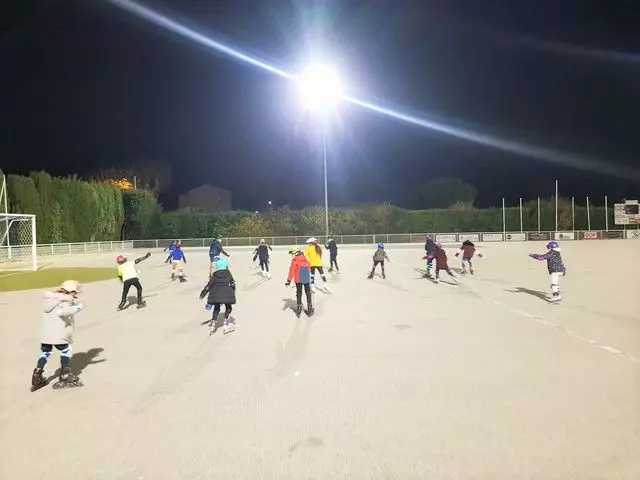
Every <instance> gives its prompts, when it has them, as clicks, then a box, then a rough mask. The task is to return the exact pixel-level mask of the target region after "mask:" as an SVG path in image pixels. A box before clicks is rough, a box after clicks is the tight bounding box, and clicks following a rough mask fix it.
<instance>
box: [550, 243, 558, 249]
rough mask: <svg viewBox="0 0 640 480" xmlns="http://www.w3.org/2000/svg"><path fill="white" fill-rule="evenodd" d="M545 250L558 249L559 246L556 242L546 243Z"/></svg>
mask: <svg viewBox="0 0 640 480" xmlns="http://www.w3.org/2000/svg"><path fill="white" fill-rule="evenodd" d="M547 248H549V249H551V248H560V245H559V244H558V242H549V243H547Z"/></svg>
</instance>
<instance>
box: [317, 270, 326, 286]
mask: <svg viewBox="0 0 640 480" xmlns="http://www.w3.org/2000/svg"><path fill="white" fill-rule="evenodd" d="M317 268H318V272H320V278H322V281H323V282H324V283H325V284H326V283H327V277H326V275H325V274H324V267H317Z"/></svg>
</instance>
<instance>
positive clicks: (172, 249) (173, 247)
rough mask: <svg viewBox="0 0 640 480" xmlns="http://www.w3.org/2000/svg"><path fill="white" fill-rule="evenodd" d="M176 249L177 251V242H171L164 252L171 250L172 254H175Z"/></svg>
mask: <svg viewBox="0 0 640 480" xmlns="http://www.w3.org/2000/svg"><path fill="white" fill-rule="evenodd" d="M175 249H176V242H171V243H170V244H169V245H167V246H166V248H165V249H164V250H163V252H166V251H167V250H169V251H170V252H173V251H174V250H175Z"/></svg>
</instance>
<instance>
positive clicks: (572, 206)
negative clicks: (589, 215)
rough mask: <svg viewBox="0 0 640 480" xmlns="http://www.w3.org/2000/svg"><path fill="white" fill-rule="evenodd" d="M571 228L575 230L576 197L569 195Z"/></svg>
mask: <svg viewBox="0 0 640 480" xmlns="http://www.w3.org/2000/svg"><path fill="white" fill-rule="evenodd" d="M571 228H572V229H573V231H574V232H575V231H576V198H575V197H571Z"/></svg>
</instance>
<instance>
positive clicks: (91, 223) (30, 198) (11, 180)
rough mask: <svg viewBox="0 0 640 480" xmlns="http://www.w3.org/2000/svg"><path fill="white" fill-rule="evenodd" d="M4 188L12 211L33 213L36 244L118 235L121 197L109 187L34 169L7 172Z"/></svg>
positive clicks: (96, 239)
mask: <svg viewBox="0 0 640 480" xmlns="http://www.w3.org/2000/svg"><path fill="white" fill-rule="evenodd" d="M7 191H8V194H9V197H8V198H9V211H10V212H11V213H28V214H35V215H36V233H37V241H38V243H59V242H82V241H99V240H116V239H119V238H120V235H121V230H122V223H123V220H124V210H123V205H122V196H121V195H120V192H119V191H118V190H117V189H116V188H114V187H112V186H109V185H103V184H98V183H89V182H83V181H80V180H78V179H76V178H54V177H51V176H50V175H48V174H47V173H44V172H37V173H36V172H34V173H31V175H29V176H28V177H25V176H21V175H7Z"/></svg>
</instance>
